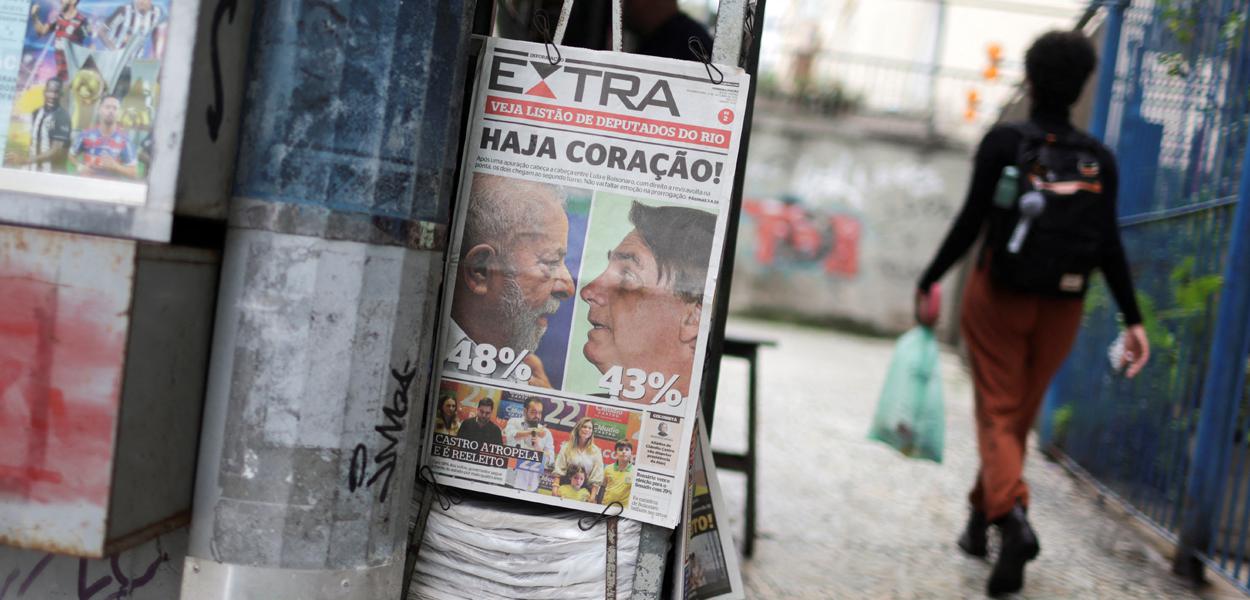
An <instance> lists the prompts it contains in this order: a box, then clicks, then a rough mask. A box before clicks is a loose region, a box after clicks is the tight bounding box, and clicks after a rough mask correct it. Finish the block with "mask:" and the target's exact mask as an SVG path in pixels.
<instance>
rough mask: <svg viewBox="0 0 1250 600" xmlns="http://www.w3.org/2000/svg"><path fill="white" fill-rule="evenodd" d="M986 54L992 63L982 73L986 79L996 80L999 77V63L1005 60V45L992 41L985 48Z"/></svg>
mask: <svg viewBox="0 0 1250 600" xmlns="http://www.w3.org/2000/svg"><path fill="white" fill-rule="evenodd" d="M985 54H986V57H988V58H989V60H990V64H989V66H988V67H985V71H983V72H982V73H981V74H982V75H984V76H985V79H986V80H988V81H994V80H996V79H998V65H999V64H1001V63H1002V62H1003V45H1002V44H999V43H998V42H990V45H989V46H986V48H985Z"/></svg>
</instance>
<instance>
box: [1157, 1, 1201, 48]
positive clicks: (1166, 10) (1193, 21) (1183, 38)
mask: <svg viewBox="0 0 1250 600" xmlns="http://www.w3.org/2000/svg"><path fill="white" fill-rule="evenodd" d="M1159 8H1160V16H1161V17H1163V23H1164V25H1165V26H1166V27H1167V28H1168V31H1170V32H1172V35H1173V36H1174V37H1175V38H1176V41H1178V42H1180V43H1181V44H1183V45H1186V46H1188V45H1189V44H1190V43H1191V42H1193V41H1194V30H1195V29H1197V28H1198V3H1197V2H1195V1H1194V0H1159Z"/></svg>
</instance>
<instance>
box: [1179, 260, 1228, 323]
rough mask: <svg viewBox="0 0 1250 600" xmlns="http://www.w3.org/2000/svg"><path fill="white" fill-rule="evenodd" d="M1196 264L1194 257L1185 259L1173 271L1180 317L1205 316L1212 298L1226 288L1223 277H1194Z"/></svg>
mask: <svg viewBox="0 0 1250 600" xmlns="http://www.w3.org/2000/svg"><path fill="white" fill-rule="evenodd" d="M1195 264H1196V261H1195V260H1194V257H1192V256H1187V257H1185V259H1184V260H1182V261H1181V264H1179V265H1177V266H1176V267H1175V268H1174V269H1172V274H1171V277H1170V278H1169V279H1170V280H1171V281H1172V285H1173V288H1172V289H1173V295H1174V297H1175V299H1176V313H1177V314H1178V316H1182V317H1194V316H1199V315H1202V314H1205V313H1206V311H1207V308H1208V304H1209V302H1210V300H1211V297H1212V296H1214V295H1215V294H1216V293H1217V292H1219V291H1220V288H1221V287H1223V286H1224V277H1223V276H1221V275H1201V276H1198V275H1194V265H1195Z"/></svg>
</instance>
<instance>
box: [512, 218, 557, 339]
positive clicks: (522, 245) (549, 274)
mask: <svg viewBox="0 0 1250 600" xmlns="http://www.w3.org/2000/svg"><path fill="white" fill-rule="evenodd" d="M547 208H552V209H554V210H552V211H540V212H552V214H550V215H542V216H544V217H546V218H541V219H534V220H533V221H531V225H532V226H531V227H529V228H527V229H528V230H527V231H524V232H519V233H518V234H517V235H516V237H515V241H514V242H513V244H512V248H511V249H510V251H509V252H508V253H507V254H506V256H505V257H504V260H505V261H506V262H507V263H508V267H509V268H508V269H506V270H505V272H504V273H502V276H503V281H502V293H501V296H500V304H501V312H502V313H503V315H502V316H503V318H504V321H505V323H507V324H508V326H510V327H511V329H512V331H511V335H509V336H508V337H509V338H510V342H511V343H510V346H511V347H513V348H515V349H518V350H520V349H524V350H533V349H534V348H537V347H538V343H539V341H541V340H542V337H543V334H544V333H546V331H547V317H548V316H550V315H552V314H555V312H556V311H557V310H560V303H561V302H562V301H564V300H565V299H567V298H569V297H570V296H572V295H573V275H572V274H571V273H569V268H568V266H567V265H565V264H564V255H565V252H566V247H567V241H566V240H568V237H569V221H568V218H567V217H565V216H564V211H563V210H561V209H560V208H559V206H558V205H554V204H553V205H552V206H551V207H547Z"/></svg>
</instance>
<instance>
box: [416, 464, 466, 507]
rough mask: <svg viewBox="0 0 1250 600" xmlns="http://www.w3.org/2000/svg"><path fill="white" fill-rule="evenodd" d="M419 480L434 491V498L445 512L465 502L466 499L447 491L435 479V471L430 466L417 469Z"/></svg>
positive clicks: (452, 491)
mask: <svg viewBox="0 0 1250 600" xmlns="http://www.w3.org/2000/svg"><path fill="white" fill-rule="evenodd" d="M417 479H419V480H421V482H422V483H424V484H426V485H428V486H430V488H431V489H432V490H434V497H435V498H437V499H438V505H439V506H440V507H442V509H443V510H444V511H448V510H451V507H453V506H456V505H458V504H460V503H461V502H464V498H462V497H460V494H459V493H457V492H456V491H455V490H450V489H446V488H444V487H443V486H441V485H439V484H438V481H436V480H435V479H434V469H431V468H430V466H429V465H425V466H423V467H421V468H420V469H417Z"/></svg>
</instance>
